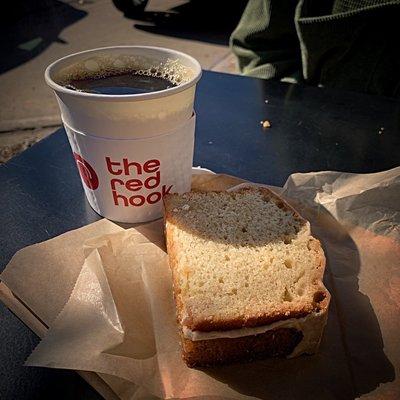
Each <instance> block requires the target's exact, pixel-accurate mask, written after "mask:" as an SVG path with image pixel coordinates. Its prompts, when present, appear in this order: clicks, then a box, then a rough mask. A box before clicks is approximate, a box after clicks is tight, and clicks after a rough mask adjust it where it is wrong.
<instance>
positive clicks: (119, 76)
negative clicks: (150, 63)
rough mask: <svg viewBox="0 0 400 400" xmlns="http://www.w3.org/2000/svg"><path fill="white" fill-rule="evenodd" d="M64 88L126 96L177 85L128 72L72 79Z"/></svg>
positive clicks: (164, 79) (159, 77) (152, 76)
mask: <svg viewBox="0 0 400 400" xmlns="http://www.w3.org/2000/svg"><path fill="white" fill-rule="evenodd" d="M64 86H65V87H66V88H68V89H71V90H76V91H80V92H86V93H97V94H108V95H126V94H141V93H150V92H157V91H160V90H165V89H169V88H172V87H175V86H177V85H176V84H174V83H172V82H171V81H170V80H168V79H166V78H164V77H161V76H154V75H144V74H138V73H136V72H135V71H130V72H124V73H115V74H112V75H107V76H94V77H86V78H85V79H73V80H71V81H70V82H68V83H67V84H65V85H64Z"/></svg>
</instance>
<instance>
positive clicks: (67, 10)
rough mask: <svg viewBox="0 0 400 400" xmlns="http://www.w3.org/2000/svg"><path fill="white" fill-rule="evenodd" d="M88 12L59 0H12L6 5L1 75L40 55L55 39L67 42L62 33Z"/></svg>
mask: <svg viewBox="0 0 400 400" xmlns="http://www.w3.org/2000/svg"><path fill="white" fill-rule="evenodd" d="M7 3H8V2H7ZM86 15H87V12H86V11H82V10H78V9H76V8H74V7H72V6H70V5H69V4H66V3H64V2H62V1H58V0H40V1H31V0H13V1H12V2H10V3H9V4H7V8H6V7H5V6H3V11H2V21H1V24H0V52H1V54H2V55H3V56H2V57H1V62H0V74H1V73H4V72H6V71H8V70H10V69H13V68H15V67H18V66H19V65H21V64H23V63H25V62H27V61H29V60H31V59H32V58H34V57H36V56H38V55H39V54H40V53H42V52H43V51H44V50H45V49H46V48H47V47H49V46H50V45H51V44H52V43H54V42H57V43H66V42H65V41H64V40H63V39H61V38H59V34H60V32H61V31H62V30H63V29H64V28H66V27H67V26H69V25H71V24H73V23H75V22H76V21H78V20H80V19H82V18H84V17H86Z"/></svg>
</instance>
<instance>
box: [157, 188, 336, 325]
mask: <svg viewBox="0 0 400 400" xmlns="http://www.w3.org/2000/svg"><path fill="white" fill-rule="evenodd" d="M164 207H165V229H166V241H167V250H168V255H169V260H170V267H171V270H172V277H173V286H174V297H175V302H176V306H177V318H178V322H179V323H180V324H181V325H183V326H185V327H187V328H188V329H191V330H199V331H204V332H207V331H213V330H230V329H236V328H242V327H255V326H261V325H268V324H270V323H272V322H275V321H279V320H285V319H289V318H300V317H305V316H307V315H308V314H310V313H312V312H318V313H323V312H326V310H327V307H328V304H329V300H330V295H329V292H328V291H327V290H326V288H325V287H324V285H323V283H322V277H323V273H324V268H325V257H324V253H323V250H322V248H321V245H320V242H319V241H318V240H317V239H315V238H313V237H312V236H311V234H310V225H309V223H308V222H307V221H305V220H304V219H303V218H301V217H300V215H299V214H298V213H297V212H296V211H295V210H294V209H293V208H292V207H290V206H289V205H288V204H287V203H286V202H285V201H284V200H282V199H281V198H280V197H279V196H278V195H276V194H275V193H274V192H272V191H271V190H269V189H267V188H261V187H256V186H253V187H245V188H242V189H240V190H237V191H233V192H190V193H185V194H182V195H180V194H169V195H167V196H165V198H164Z"/></svg>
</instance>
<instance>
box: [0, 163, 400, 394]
mask: <svg viewBox="0 0 400 400" xmlns="http://www.w3.org/2000/svg"><path fill="white" fill-rule="evenodd" d="M239 182H240V181H238V180H237V179H236V178H231V177H229V178H227V177H221V176H218V175H201V176H198V177H196V180H195V182H194V183H195V188H196V189H200V190H205V189H208V190H209V189H213V190H224V189H227V188H229V187H232V186H234V185H236V184H237V183H239ZM399 185H400V168H396V169H394V170H391V171H386V172H382V173H379V174H370V175H355V174H341V173H335V172H322V173H310V174H295V175H292V176H291V177H290V178H289V180H288V182H287V183H286V185H285V187H284V189H283V192H282V194H283V195H284V196H285V197H286V198H287V199H288V200H289V201H291V202H292V203H293V204H294V205H295V206H296V207H297V208H298V209H299V210H300V211H301V213H302V214H303V215H304V216H305V217H306V218H308V219H309V220H310V221H311V226H312V229H313V232H314V234H315V235H316V236H317V237H319V238H320V240H321V241H322V244H323V246H324V249H325V252H326V255H327V260H328V268H327V271H326V276H325V283H326V285H327V287H328V289H329V290H330V291H331V293H332V302H331V307H330V311H329V320H328V325H327V328H326V331H325V335H324V338H323V341H322V344H321V349H320V351H319V353H318V354H317V355H315V356H310V357H306V356H304V357H300V358H297V359H289V360H286V359H273V360H265V361H260V362H256V363H251V364H236V365H232V366H225V367H215V368H207V369H201V370H199V369H189V368H187V367H186V366H185V365H184V363H183V362H182V360H181V358H180V349H179V342H178V335H177V326H176V322H175V317H174V305H173V301H172V293H171V282H170V273H169V269H168V265H167V258H166V254H165V252H164V249H163V237H162V225H161V221H158V222H154V223H151V224H147V225H142V226H140V227H137V228H136V229H123V228H121V227H119V226H117V225H115V224H113V223H111V222H108V221H105V220H102V221H99V222H97V223H95V224H92V225H89V226H87V227H84V228H81V229H79V230H76V231H72V232H68V233H66V234H64V235H61V236H59V237H57V238H54V239H52V240H50V241H47V242H44V243H41V244H38V245H34V246H30V247H28V248H26V249H23V250H22V251H20V252H18V253H17V254H16V255H15V256H14V258H13V259H12V261H11V262H10V264H9V265H8V266H7V268H6V270H5V271H4V273H3V274H2V275H1V279H2V280H4V281H5V282H6V284H7V286H8V287H9V288H10V289H11V290H12V291H13V292H14V293H15V294H17V295H18V296H19V297H20V298H21V299H22V300H23V301H24V302H25V304H27V305H28V306H29V307H30V308H31V309H32V310H33V311H34V312H35V313H36V314H37V315H38V316H39V317H40V318H41V319H42V320H43V321H44V322H45V324H46V325H49V326H50V329H49V331H48V333H47V335H46V336H45V338H44V339H43V340H42V342H41V343H40V344H39V345H38V347H37V348H36V349H35V351H34V352H33V353H32V355H31V356H30V357H29V359H28V361H27V364H28V365H40V366H47V367H56V368H70V369H78V370H88V371H95V372H97V373H100V376H101V377H102V379H103V380H104V381H105V382H107V383H108V384H109V385H110V386H111V387H112V388H113V390H114V392H115V393H117V394H118V395H119V397H120V398H121V399H149V398H153V396H154V398H215V399H239V398H260V399H281V398H284V399H303V398H318V399H333V398H343V399H353V398H355V397H361V396H363V397H369V398H398V397H399V396H400V388H399V381H398V380H396V375H398V373H399V372H400V371H399V369H400V340H399V337H400V335H399V334H398V332H399V328H400V313H399V308H400V289H399V288H400V272H399V259H400V245H399V242H400V233H399V200H400V190H399ZM83 243H84V246H83ZM21 276H23V277H24V279H23V280H22V279H21ZM57 315H58V316H57ZM396 372H397V374H396Z"/></svg>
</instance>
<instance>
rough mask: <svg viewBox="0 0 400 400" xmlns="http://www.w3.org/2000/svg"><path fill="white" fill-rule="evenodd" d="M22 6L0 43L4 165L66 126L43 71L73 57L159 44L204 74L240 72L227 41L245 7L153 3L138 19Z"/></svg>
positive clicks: (106, 0)
mask: <svg viewBox="0 0 400 400" xmlns="http://www.w3.org/2000/svg"><path fill="white" fill-rule="evenodd" d="M16 3H17V4H16V9H15V11H14V12H12V14H11V15H10V21H9V24H8V26H7V24H6V25H5V27H2V30H3V31H4V32H1V39H0V50H1V51H2V54H3V56H2V61H1V65H0V87H1V89H2V90H1V91H0V162H5V161H7V160H8V159H9V158H10V157H12V156H13V155H15V154H17V153H18V152H20V151H22V150H24V149H25V148H27V147H28V146H30V145H31V144H32V143H35V142H36V141H38V140H40V139H42V138H43V137H45V136H46V135H48V134H49V133H51V132H53V131H54V130H55V129H56V128H57V127H59V126H60V116H59V111H58V106H57V103H56V101H55V98H54V96H53V94H52V92H51V90H50V89H49V88H48V87H47V86H46V84H45V82H44V78H43V73H44V70H45V68H46V66H47V65H48V64H50V63H51V62H52V61H54V60H56V59H58V58H60V57H63V56H65V55H67V54H70V53H74V52H78V51H81V50H85V49H90V48H96V47H103V46H112V45H121V44H128V45H129V44H130V45H140V44H142V45H154V46H163V47H169V48H172V49H177V50H181V51H183V52H186V53H188V54H190V55H192V56H194V57H195V58H197V59H198V60H199V62H200V63H201V65H202V67H203V68H204V69H210V70H215V71H220V72H228V73H235V72H236V66H235V60H234V57H233V56H232V54H231V53H230V51H229V47H228V40H229V35H230V33H231V31H232V29H233V28H234V27H235V25H236V23H237V22H238V20H239V18H240V15H241V11H242V9H243V5H244V3H245V2H244V1H243V2H240V1H239V2H229V1H228V0H226V2H225V1H224V0H220V1H219V2H215V1H212V0H192V1H187V0H186V1H182V0H150V1H149V2H148V4H147V7H146V9H145V11H144V12H143V13H141V14H140V15H137V16H129V15H124V13H123V12H121V11H120V10H118V9H117V8H116V7H115V5H114V4H113V2H112V0H79V1H78V0H73V1H72V0H70V1H67V0H66V1H58V0H42V1H35V2H30V1H29V0H18V1H16ZM32 3H34V4H32ZM215 3H217V4H218V6H217V5H216V4H215ZM232 3H235V6H234V7H233V6H232Z"/></svg>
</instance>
